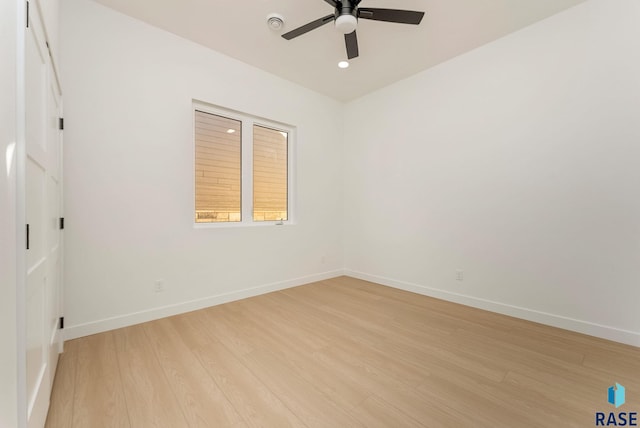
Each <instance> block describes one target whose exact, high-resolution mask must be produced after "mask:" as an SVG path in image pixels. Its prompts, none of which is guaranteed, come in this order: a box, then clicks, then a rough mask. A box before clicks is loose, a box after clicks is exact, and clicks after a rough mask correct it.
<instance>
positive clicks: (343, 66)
mask: <svg viewBox="0 0 640 428" xmlns="http://www.w3.org/2000/svg"><path fill="white" fill-rule="evenodd" d="M338 67H340V68H347V67H349V61H340V62H339V63H338Z"/></svg>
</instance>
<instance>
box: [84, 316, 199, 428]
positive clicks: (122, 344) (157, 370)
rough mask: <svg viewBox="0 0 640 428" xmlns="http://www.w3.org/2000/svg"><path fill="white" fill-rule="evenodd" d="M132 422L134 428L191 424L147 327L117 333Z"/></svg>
mask: <svg viewBox="0 0 640 428" xmlns="http://www.w3.org/2000/svg"><path fill="white" fill-rule="evenodd" d="M113 337H114V342H115V344H114V349H115V350H116V354H117V361H118V365H119V367H120V371H121V373H122V384H123V386H124V390H125V396H126V399H127V408H128V414H129V419H130V420H131V425H132V426H133V427H157V428H160V427H166V428H174V427H186V426H188V424H187V421H186V419H185V417H184V415H183V412H182V409H181V407H180V405H179V404H178V402H177V400H176V394H175V392H174V388H175V385H172V384H170V383H169V382H168V381H167V379H166V378H165V375H164V372H163V370H162V368H161V367H160V364H159V363H158V360H157V358H156V356H155V353H154V352H153V349H152V346H151V344H150V343H149V340H148V339H147V337H146V335H145V333H144V325H142V324H139V325H134V326H132V327H126V328H123V329H119V330H114V331H113ZM85 426H89V425H85Z"/></svg>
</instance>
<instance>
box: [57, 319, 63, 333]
mask: <svg viewBox="0 0 640 428" xmlns="http://www.w3.org/2000/svg"><path fill="white" fill-rule="evenodd" d="M58 327H59V329H60V330H64V317H60V321H59V324H58Z"/></svg>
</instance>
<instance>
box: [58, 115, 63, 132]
mask: <svg viewBox="0 0 640 428" xmlns="http://www.w3.org/2000/svg"><path fill="white" fill-rule="evenodd" d="M58 129H59V130H61V131H62V130H63V129H64V117H59V118H58Z"/></svg>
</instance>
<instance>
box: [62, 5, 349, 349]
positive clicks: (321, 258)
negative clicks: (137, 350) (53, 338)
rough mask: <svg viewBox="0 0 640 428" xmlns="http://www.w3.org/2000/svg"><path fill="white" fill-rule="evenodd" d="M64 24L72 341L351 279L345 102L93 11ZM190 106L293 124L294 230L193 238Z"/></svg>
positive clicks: (200, 232) (66, 8)
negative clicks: (160, 284) (345, 220)
mask: <svg viewBox="0 0 640 428" xmlns="http://www.w3.org/2000/svg"><path fill="white" fill-rule="evenodd" d="M60 18H61V23H60V40H61V50H60V58H61V61H60V64H61V70H62V72H61V74H62V80H63V87H64V88H65V93H64V102H65V131H64V139H65V157H64V163H65V201H64V205H65V218H66V224H65V225H66V228H65V308H66V309H65V323H66V327H68V331H67V337H75V336H79V335H83V334H89V333H93V332H96V331H100V330H103V329H105V328H113V327H118V326H120V325H126V324H129V323H131V322H136V321H142V320H146V319H151V318H155V317H159V316H163V315H167V314H169V313H175V312H179V311H183V310H187V309H193V308H196V307H200V306H205V305H209V304H212V303H217V302H221V301H224V300H227V299H231V298H238V297H242V296H245V295H250V294H255V293H259V292H263V291H268V290H271V289H275V288H280V287H285V286H291V285H294V284H300V283H305V282H308V281H311V280H314V279H318V278H323V277H327V276H335V275H336V274H337V273H340V272H341V270H342V268H343V253H342V251H343V243H342V229H341V221H342V220H341V215H342V212H343V196H342V192H341V181H340V180H341V177H342V160H341V155H340V153H341V150H342V134H343V130H342V126H341V116H340V113H341V104H339V103H337V102H335V101H333V100H330V99H329V98H325V97H323V96H320V95H318V94H316V93H313V92H311V91H308V90H305V89H303V88H301V87H299V86H297V85H294V84H292V83H289V82H287V81H284V80H282V79H280V78H277V77H275V76H273V75H270V74H267V73H265V72H263V71H260V70H258V69H255V68H253V67H251V66H248V65H246V64H244V63H241V62H238V61H236V60H233V59H231V58H229V57H225V56H223V55H221V54H218V53H216V52H213V51H211V50H209V49H206V48H204V47H202V46H200V45H196V44H194V43H191V42H189V41H186V40H184V39H181V38H179V37H176V36H174V35H172V34H169V33H167V32H164V31H161V30H158V29H156V28H153V27H151V26H148V25H146V24H144V23H142V22H140V21H136V20H133V19H131V18H128V17H126V16H124V15H121V14H119V13H117V12H114V11H112V10H110V9H107V8H105V7H103V6H101V5H98V4H96V3H94V2H92V1H87V0H65V1H64V2H61V12H60ZM194 98H195V99H199V100H202V101H205V102H209V103H213V104H217V105H220V106H224V107H227V108H231V109H235V110H239V111H242V112H246V113H249V114H253V115H257V116H261V117H266V118H269V119H272V120H275V121H280V122H284V123H289V124H292V125H295V126H297V135H298V139H297V142H296V144H297V159H296V161H297V162H296V163H297V176H296V179H297V210H296V214H297V224H296V225H292V226H268V227H247V228H223V229H219V228H218V229H194V227H193V220H192V219H193V196H192V192H193V152H192V151H193V149H192V144H193V143H192V110H191V106H192V99H194ZM336 271H337V272H336ZM156 279H163V280H164V281H165V284H166V286H167V291H165V292H164V293H158V294H153V293H152V287H153V284H154V281H155V280H156ZM254 287H259V288H258V289H252V288H254ZM194 301H195V302H194ZM189 302H190V303H189ZM171 305H177V306H173V307H166V306H171Z"/></svg>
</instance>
